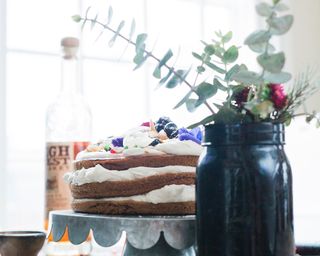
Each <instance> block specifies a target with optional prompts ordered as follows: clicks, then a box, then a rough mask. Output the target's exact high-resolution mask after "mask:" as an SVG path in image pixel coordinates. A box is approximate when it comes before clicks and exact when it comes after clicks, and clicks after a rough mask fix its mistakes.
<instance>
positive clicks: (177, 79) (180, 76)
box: [166, 69, 190, 89]
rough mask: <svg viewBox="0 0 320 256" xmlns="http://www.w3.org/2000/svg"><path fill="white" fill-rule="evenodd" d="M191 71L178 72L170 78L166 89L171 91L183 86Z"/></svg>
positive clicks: (181, 70)
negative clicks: (180, 85)
mask: <svg viewBox="0 0 320 256" xmlns="http://www.w3.org/2000/svg"><path fill="white" fill-rule="evenodd" d="M189 72H190V69H189V70H183V69H179V70H177V71H176V74H173V76H172V77H171V78H170V80H169V81H168V82H167V83H166V87H167V88H169V89H172V88H175V87H176V86H177V85H179V84H181V83H182V82H183V81H184V80H185V78H186V77H187V75H188V74H189Z"/></svg>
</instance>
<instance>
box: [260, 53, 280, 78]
mask: <svg viewBox="0 0 320 256" xmlns="http://www.w3.org/2000/svg"><path fill="white" fill-rule="evenodd" d="M257 60H258V63H259V64H260V65H261V66H262V67H263V68H264V69H265V70H267V71H269V72H271V73H279V72H281V70H282V68H283V66H284V63H285V55H284V53H283V52H280V53H276V54H270V55H269V54H262V55H259V56H258V58H257Z"/></svg>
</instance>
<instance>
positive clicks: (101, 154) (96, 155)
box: [76, 150, 124, 161]
mask: <svg viewBox="0 0 320 256" xmlns="http://www.w3.org/2000/svg"><path fill="white" fill-rule="evenodd" d="M115 158H117V159H118V158H124V155H123V154H111V153H110V152H106V151H95V152H88V151H85V150H84V151H81V152H79V153H78V155H77V157H76V161H81V160H96V159H97V160H98V159H115Z"/></svg>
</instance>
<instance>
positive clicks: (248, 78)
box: [233, 70, 263, 85]
mask: <svg viewBox="0 0 320 256" xmlns="http://www.w3.org/2000/svg"><path fill="white" fill-rule="evenodd" d="M233 79H234V80H235V81H237V82H240V83H243V84H247V85H251V84H261V83H263V79H262V78H261V76H260V75H259V74H258V73H256V72H253V71H248V70H241V71H239V72H238V73H236V74H235V75H234V76H233Z"/></svg>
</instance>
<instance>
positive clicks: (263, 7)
mask: <svg viewBox="0 0 320 256" xmlns="http://www.w3.org/2000/svg"><path fill="white" fill-rule="evenodd" d="M256 11H257V13H258V14H259V15H261V16H265V17H269V16H270V15H271V14H272V7H271V6H270V5H269V4H267V3H265V2H262V3H260V4H258V5H257V6H256Z"/></svg>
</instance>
